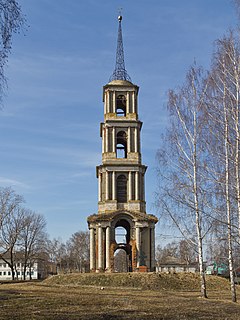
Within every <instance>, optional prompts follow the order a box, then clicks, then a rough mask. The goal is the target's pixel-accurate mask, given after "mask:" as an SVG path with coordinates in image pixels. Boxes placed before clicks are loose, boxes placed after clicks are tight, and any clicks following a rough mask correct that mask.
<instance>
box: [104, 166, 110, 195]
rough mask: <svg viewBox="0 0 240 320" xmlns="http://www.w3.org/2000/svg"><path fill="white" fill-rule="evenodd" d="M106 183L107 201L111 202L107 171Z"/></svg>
mask: <svg viewBox="0 0 240 320" xmlns="http://www.w3.org/2000/svg"><path fill="white" fill-rule="evenodd" d="M105 183H106V190H105V191H106V200H109V192H108V191H109V186H108V171H107V170H106V179H105Z"/></svg>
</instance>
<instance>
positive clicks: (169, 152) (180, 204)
mask: <svg viewBox="0 0 240 320" xmlns="http://www.w3.org/2000/svg"><path fill="white" fill-rule="evenodd" d="M207 87H208V82H207V81H206V80H205V78H204V76H203V71H202V70H201V68H198V67H196V65H193V66H192V67H191V68H190V70H189V72H188V73H187V77H186V82H185V84H184V85H183V86H182V87H181V88H180V89H178V90H177V92H175V91H173V90H171V91H170V92H169V99H168V110H169V114H170V126H169V128H168V130H167V133H166V135H165V136H164V138H163V141H164V142H163V143H164V146H163V147H162V148H161V149H160V150H159V151H158V155H157V156H158V160H159V166H158V167H159V186H160V188H159V193H158V203H159V205H160V208H161V210H162V212H165V213H167V215H168V216H170V218H171V219H172V221H173V222H174V223H175V225H176V226H177V227H178V229H179V231H180V232H181V234H182V236H183V237H185V238H186V239H187V240H188V241H189V242H191V243H192V245H193V246H196V247H197V252H198V262H199V270H200V279H201V284H200V285H201V294H202V297H204V298H206V297H207V289H206V280H205V274H204V264H203V239H204V237H205V235H206V233H207V231H208V228H210V227H209V223H208V221H206V219H205V216H206V212H205V210H206V208H207V206H206V202H207V201H208V195H207V190H206V187H207V184H206V181H205V180H204V167H205V161H206V159H205V150H204V125H203V123H204V116H205V115H204V108H203V105H204V99H205V93H206V90H207ZM192 238H196V239H197V243H195V242H194V241H192Z"/></svg>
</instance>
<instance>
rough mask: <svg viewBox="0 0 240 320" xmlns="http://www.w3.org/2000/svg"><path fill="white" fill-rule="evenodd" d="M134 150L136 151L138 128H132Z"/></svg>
mask: <svg viewBox="0 0 240 320" xmlns="http://www.w3.org/2000/svg"><path fill="white" fill-rule="evenodd" d="M134 151H135V152H138V129H137V128H135V130H134Z"/></svg>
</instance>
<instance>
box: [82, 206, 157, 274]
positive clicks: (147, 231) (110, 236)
mask: <svg viewBox="0 0 240 320" xmlns="http://www.w3.org/2000/svg"><path fill="white" fill-rule="evenodd" d="M157 221H158V219H157V218H156V217H155V216H153V215H151V214H146V213H141V212H130V211H121V210H119V211H115V212H111V213H103V214H93V215H91V216H89V217H88V226H89V229H90V269H91V271H92V272H114V253H115V252H116V250H118V249H123V250H124V251H125V252H126V254H127V257H128V272H139V271H154V270H155V241H154V239H155V235H154V232H155V224H156V223H157ZM118 227H122V228H124V229H125V230H126V235H125V241H124V242H119V243H118V242H117V240H116V235H115V229H116V228H118Z"/></svg>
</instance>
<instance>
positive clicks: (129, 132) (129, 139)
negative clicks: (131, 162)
mask: <svg viewBox="0 0 240 320" xmlns="http://www.w3.org/2000/svg"><path fill="white" fill-rule="evenodd" d="M127 152H128V153H129V152H131V128H130V127H128V134H127Z"/></svg>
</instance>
